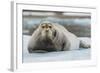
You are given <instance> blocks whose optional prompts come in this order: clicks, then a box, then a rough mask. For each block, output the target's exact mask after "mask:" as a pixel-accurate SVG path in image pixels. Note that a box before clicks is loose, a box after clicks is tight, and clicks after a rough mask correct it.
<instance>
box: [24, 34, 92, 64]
mask: <svg viewBox="0 0 100 73" xmlns="http://www.w3.org/2000/svg"><path fill="white" fill-rule="evenodd" d="M29 39H30V36H26V35H24V36H23V53H22V54H23V55H22V56H23V57H22V58H23V63H26V62H47V61H69V60H85V59H90V53H91V51H90V49H84V48H80V50H72V51H59V52H48V53H31V54H30V53H28V50H27V45H28V41H29ZM80 39H82V40H87V42H89V43H90V41H89V39H88V38H83V37H82V38H80Z"/></svg>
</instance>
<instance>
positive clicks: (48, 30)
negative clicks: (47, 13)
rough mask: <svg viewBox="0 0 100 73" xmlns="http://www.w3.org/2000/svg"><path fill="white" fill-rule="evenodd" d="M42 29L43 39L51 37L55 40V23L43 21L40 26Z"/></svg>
mask: <svg viewBox="0 0 100 73" xmlns="http://www.w3.org/2000/svg"><path fill="white" fill-rule="evenodd" d="M39 28H40V31H41V38H42V39H50V40H53V38H54V37H55V35H56V30H55V29H54V27H53V24H52V23H51V22H49V21H43V22H41V24H40V26H39Z"/></svg>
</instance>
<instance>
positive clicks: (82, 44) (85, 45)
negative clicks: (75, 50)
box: [78, 37, 91, 48]
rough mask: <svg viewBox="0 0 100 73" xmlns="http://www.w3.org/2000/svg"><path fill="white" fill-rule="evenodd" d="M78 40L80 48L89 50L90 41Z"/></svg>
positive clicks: (85, 38)
mask: <svg viewBox="0 0 100 73" xmlns="http://www.w3.org/2000/svg"><path fill="white" fill-rule="evenodd" d="M78 39H79V40H80V48H90V47H91V39H90V38H88V37H84V38H78Z"/></svg>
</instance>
